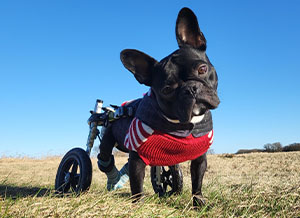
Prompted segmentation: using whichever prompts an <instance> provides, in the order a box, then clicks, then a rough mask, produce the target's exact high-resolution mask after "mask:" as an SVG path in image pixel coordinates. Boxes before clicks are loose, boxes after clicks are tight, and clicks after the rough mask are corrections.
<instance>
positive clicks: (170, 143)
mask: <svg viewBox="0 0 300 218" xmlns="http://www.w3.org/2000/svg"><path fill="white" fill-rule="evenodd" d="M212 143H213V130H211V131H210V132H209V133H207V134H206V135H204V136H201V137H198V138H195V137H194V136H193V135H189V136H188V137H185V138H182V137H176V136H171V135H168V134H165V133H161V132H158V131H155V130H153V129H152V128H151V127H149V126H148V125H146V124H145V123H143V122H141V121H140V120H139V119H137V118H134V119H133V121H132V122H131V125H130V127H129V130H128V133H127V135H126V137H125V141H124V145H125V147H126V148H128V149H129V150H133V151H136V152H137V153H138V154H139V156H140V157H141V158H142V160H143V161H144V162H145V163H146V164H147V165H151V166H171V165H175V164H178V163H181V162H184V161H187V160H193V159H196V158H197V157H199V156H201V155H202V154H204V153H205V152H206V151H207V150H208V149H209V147H210V146H211V144H212Z"/></svg>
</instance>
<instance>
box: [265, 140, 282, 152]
mask: <svg viewBox="0 0 300 218" xmlns="http://www.w3.org/2000/svg"><path fill="white" fill-rule="evenodd" d="M264 149H265V151H266V152H281V151H282V145H281V143H280V142H275V143H272V144H271V143H268V144H265V145H264Z"/></svg>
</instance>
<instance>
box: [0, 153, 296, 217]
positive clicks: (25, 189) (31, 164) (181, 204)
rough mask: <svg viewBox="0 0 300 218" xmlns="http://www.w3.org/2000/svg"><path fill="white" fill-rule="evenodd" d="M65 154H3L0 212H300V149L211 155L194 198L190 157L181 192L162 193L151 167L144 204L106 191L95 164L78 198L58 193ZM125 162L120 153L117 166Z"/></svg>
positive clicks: (75, 214) (165, 214)
mask: <svg viewBox="0 0 300 218" xmlns="http://www.w3.org/2000/svg"><path fill="white" fill-rule="evenodd" d="M60 160H61V157H47V158H43V159H30V158H5V157H3V158H1V159H0V217H232V216H237V217H300V183H299V181H300V167H299V166H300V152H288V153H252V154H243V155H234V154H222V155H208V169H207V172H206V174H205V177H204V185H203V194H204V197H205V198H206V201H207V204H206V206H205V207H203V208H201V209H199V210H195V209H193V208H192V204H191V203H192V201H191V199H192V198H191V181H190V175H189V164H190V163H189V162H185V163H182V164H181V168H182V171H183V174H184V190H183V193H182V194H181V195H178V196H171V197H169V198H158V197H157V196H156V195H154V192H153V189H152V186H151V182H150V177H149V172H150V168H147V171H146V172H147V174H146V179H145V193H146V194H145V199H144V202H143V203H139V204H132V203H131V200H130V189H129V185H128V184H127V185H126V187H125V188H124V189H121V190H118V191H114V192H107V191H106V190H105V182H106V179H105V175H104V174H102V173H101V172H100V171H99V170H98V168H97V164H96V160H95V159H92V163H93V180H92V185H91V188H90V190H89V191H88V192H87V193H84V194H82V195H80V196H78V197H76V196H75V195H73V196H66V197H59V196H56V195H55V194H54V191H53V188H54V180H55V175H56V170H57V167H58V165H59V162H60ZM126 161H127V157H126V156H125V155H117V156H116V163H117V165H118V168H121V166H122V165H123V164H124V163H125V162H126Z"/></svg>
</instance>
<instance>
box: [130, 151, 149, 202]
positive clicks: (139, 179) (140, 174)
mask: <svg viewBox="0 0 300 218" xmlns="http://www.w3.org/2000/svg"><path fill="white" fill-rule="evenodd" d="M145 168H146V164H145V163H144V161H143V160H142V159H141V158H140V157H139V155H138V154H137V153H136V152H134V151H130V153H129V180H130V188H131V194H132V198H133V202H134V203H135V202H137V201H139V200H140V199H141V197H142V196H143V185H144V178H145Z"/></svg>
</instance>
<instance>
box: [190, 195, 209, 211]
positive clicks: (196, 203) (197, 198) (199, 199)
mask: <svg viewBox="0 0 300 218" xmlns="http://www.w3.org/2000/svg"><path fill="white" fill-rule="evenodd" d="M205 204H206V201H205V199H204V197H203V196H202V195H194V196H193V207H194V208H201V207H203V206H205Z"/></svg>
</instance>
